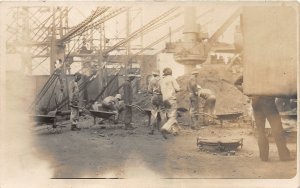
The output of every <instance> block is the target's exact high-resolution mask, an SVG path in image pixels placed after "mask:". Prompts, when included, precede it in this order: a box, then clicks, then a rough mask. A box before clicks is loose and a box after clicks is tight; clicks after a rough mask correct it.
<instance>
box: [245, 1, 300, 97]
mask: <svg viewBox="0 0 300 188" xmlns="http://www.w3.org/2000/svg"><path fill="white" fill-rule="evenodd" d="M298 23H299V20H298V13H297V7H292V6H261V7H245V8H243V11H242V32H243V38H244V40H243V42H244V43H243V48H244V50H243V62H244V65H245V69H244V86H243V87H244V92H245V93H246V94H248V95H270V96H282V95H296V94H297V61H298V51H299V48H298V36H299V30H298V29H297V28H298V27H299V24H298Z"/></svg>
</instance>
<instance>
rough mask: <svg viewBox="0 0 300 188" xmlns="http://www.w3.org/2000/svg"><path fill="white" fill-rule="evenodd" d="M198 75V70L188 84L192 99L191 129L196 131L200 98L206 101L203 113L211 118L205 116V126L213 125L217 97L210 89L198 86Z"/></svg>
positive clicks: (193, 73)
mask: <svg viewBox="0 0 300 188" xmlns="http://www.w3.org/2000/svg"><path fill="white" fill-rule="evenodd" d="M198 75H199V72H198V71H197V70H194V71H192V78H191V79H190V81H189V82H188V91H189V97H190V116H191V118H190V119H191V128H192V129H195V128H196V125H197V122H198V119H199V115H198V114H199V97H200V98H202V99H204V100H205V102H204V108H203V112H204V113H205V114H207V115H210V117H209V116H206V115H204V116H203V121H204V125H208V124H210V123H212V121H213V120H212V119H211V117H214V115H215V106H216V97H215V95H214V93H213V92H212V91H211V90H210V89H206V88H201V86H200V85H198V81H197V79H198Z"/></svg>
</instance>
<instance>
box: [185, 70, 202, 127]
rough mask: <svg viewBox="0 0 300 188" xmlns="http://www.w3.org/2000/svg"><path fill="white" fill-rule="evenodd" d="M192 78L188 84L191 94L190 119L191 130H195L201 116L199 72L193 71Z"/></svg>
mask: <svg viewBox="0 0 300 188" xmlns="http://www.w3.org/2000/svg"><path fill="white" fill-rule="evenodd" d="M191 74H192V77H191V79H190V80H189V82H188V85H187V90H188V92H189V98H190V109H189V111H190V118H191V128H192V129H195V128H196V125H197V122H198V114H199V98H198V88H199V86H198V84H197V79H198V74H199V73H198V71H197V70H194V71H192V73H191Z"/></svg>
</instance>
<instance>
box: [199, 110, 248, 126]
mask: <svg viewBox="0 0 300 188" xmlns="http://www.w3.org/2000/svg"><path fill="white" fill-rule="evenodd" d="M198 115H202V116H208V117H210V118H212V119H215V120H218V121H220V124H221V127H223V121H228V120H230V121H238V120H239V119H240V118H241V117H244V116H243V112H230V113H224V114H216V115H211V114H207V113H205V112H199V113H198Z"/></svg>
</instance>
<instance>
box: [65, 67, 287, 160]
mask: <svg viewBox="0 0 300 188" xmlns="http://www.w3.org/2000/svg"><path fill="white" fill-rule="evenodd" d="M191 74H192V77H191V79H189V81H188V84H187V90H188V92H189V99H190V109H189V112H190V120H191V122H190V124H191V128H193V129H194V128H197V125H198V124H199V123H198V120H199V98H203V99H205V104H204V109H203V112H202V113H203V114H204V115H209V116H214V115H215V103H216V97H215V95H214V94H213V92H212V91H210V90H208V89H204V88H201V87H200V86H199V84H198V81H197V80H198V74H199V73H198V71H193V72H192V73H191ZM152 75H153V77H152V79H151V80H150V82H149V85H148V92H149V93H151V94H152V97H151V119H150V125H151V130H150V132H149V134H154V130H155V127H158V124H159V122H160V119H159V118H158V117H159V116H160V118H161V119H163V120H165V121H164V122H165V123H164V124H163V126H162V127H161V128H160V132H161V133H162V135H163V137H164V138H165V139H167V134H173V135H177V134H178V131H179V125H178V122H177V120H176V118H177V99H176V93H178V92H179V91H180V90H181V88H180V87H179V85H178V83H177V81H176V79H175V78H174V77H173V76H172V69H171V68H165V69H163V75H162V77H160V72H159V71H158V70H157V71H153V72H152ZM134 78H135V75H134V74H129V75H128V77H127V79H126V81H125V83H124V84H123V90H124V97H123V99H124V105H121V104H120V103H121V102H120V101H121V99H122V96H121V95H120V94H117V95H116V96H115V97H112V96H109V97H107V98H105V99H104V100H103V102H102V107H103V108H106V109H107V110H111V111H113V112H115V113H116V116H115V120H117V119H118V117H119V113H120V112H121V111H123V110H124V111H125V115H124V123H125V129H133V128H134V127H133V126H132V102H133V90H132V84H131V82H132V80H133V79H134ZM80 79H81V75H80V74H79V73H76V74H75V75H74V80H73V81H72V83H71V88H70V89H71V90H70V106H71V123H72V127H71V130H72V131H76V130H80V128H78V127H77V123H78V117H79V106H78V105H79V87H78V82H79V80H80ZM242 84H243V77H240V78H239V79H238V80H237V81H236V82H235V86H236V87H237V88H238V89H240V90H241V91H242ZM251 98H252V107H253V115H254V119H255V123H256V127H257V130H258V146H259V151H260V158H261V160H262V161H268V159H269V143H268V139H267V137H266V133H265V121H266V120H268V121H269V123H270V125H271V128H272V134H273V135H274V138H275V142H276V145H277V148H278V153H279V158H280V160H282V161H289V160H293V158H292V157H291V155H290V151H289V149H288V148H287V146H286V141H285V138H284V135H283V128H282V122H281V119H280V115H279V112H278V110H277V108H276V104H275V97H268V96H255V97H251ZM158 114H159V116H158ZM202 117H203V116H202ZM206 123H207V122H206Z"/></svg>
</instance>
